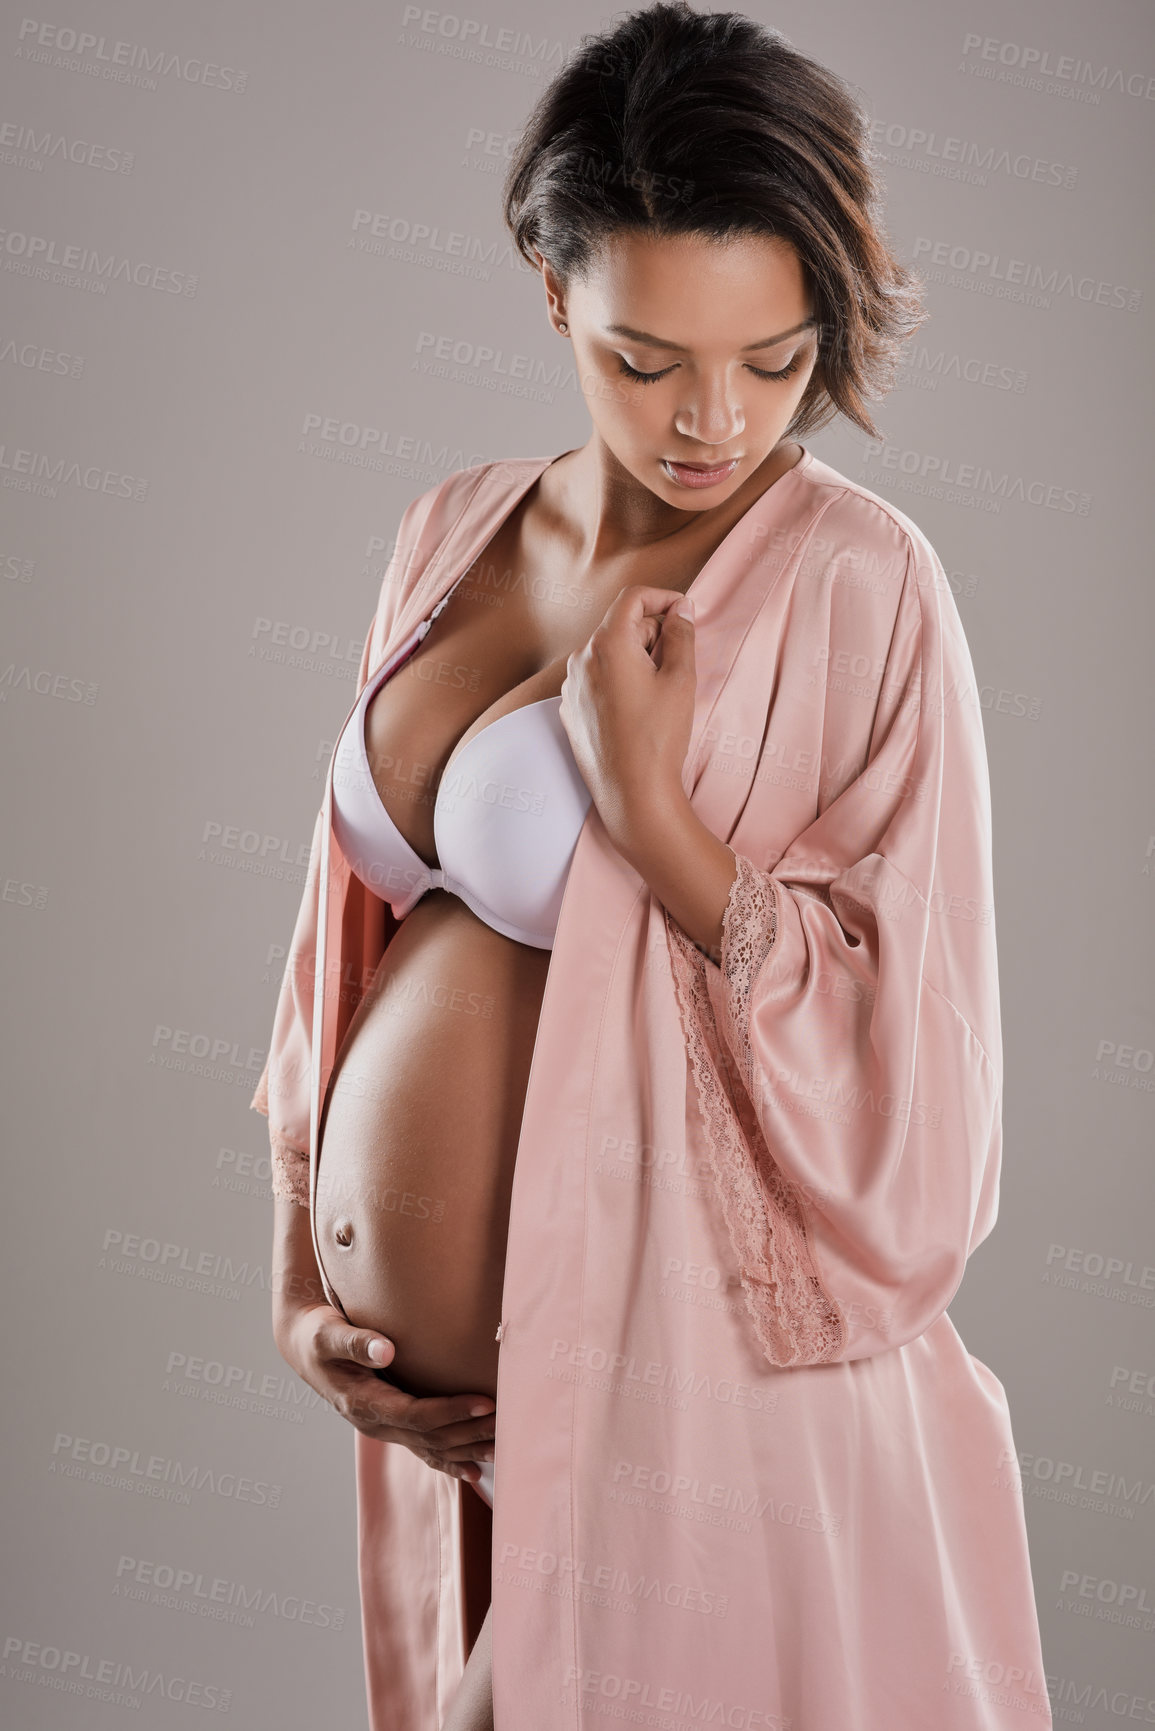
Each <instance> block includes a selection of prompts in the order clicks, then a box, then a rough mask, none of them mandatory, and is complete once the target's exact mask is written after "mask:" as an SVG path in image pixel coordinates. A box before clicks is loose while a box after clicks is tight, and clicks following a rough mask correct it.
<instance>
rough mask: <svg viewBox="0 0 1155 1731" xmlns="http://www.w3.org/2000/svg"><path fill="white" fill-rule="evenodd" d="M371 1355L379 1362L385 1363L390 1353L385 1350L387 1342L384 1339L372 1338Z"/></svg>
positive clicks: (370, 1344)
mask: <svg viewBox="0 0 1155 1731" xmlns="http://www.w3.org/2000/svg"><path fill="white" fill-rule="evenodd" d="M369 1357H370V1358H372V1359H375V1360H376V1362H377V1363H378V1364H384V1363H385V1360H386V1358H387V1357H388V1354H387V1353H386V1351H385V1342H384V1341H383V1340H371V1341H370V1342H369Z"/></svg>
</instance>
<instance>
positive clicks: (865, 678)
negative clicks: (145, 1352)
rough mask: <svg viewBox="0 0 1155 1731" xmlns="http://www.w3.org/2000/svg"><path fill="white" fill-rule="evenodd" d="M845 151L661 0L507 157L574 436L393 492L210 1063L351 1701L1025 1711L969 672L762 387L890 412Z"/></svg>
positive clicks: (717, 17)
mask: <svg viewBox="0 0 1155 1731" xmlns="http://www.w3.org/2000/svg"><path fill="white" fill-rule="evenodd" d="M868 158H869V151H868V147H867V138H866V127H865V122H864V120H863V117H862V115H861V113H860V112H859V110H858V109H857V108H856V107H855V105H854V104H853V102H852V101H851V99H850V97H849V95H848V94H847V92H846V90H845V88H844V87H843V86H842V85H841V84H840V83H839V81H838V80H836V79H835V78H834V77H833V75H832V74H830V73H829V72H827V71H825V70H824V69H823V68H821V67H818V66H816V65H815V64H814V63H813V62H812V61H809V60H807V59H805V58H804V57H803V56H801V55H799V54H797V53H795V52H794V51H793V50H792V49H790V48H789V46H788V45H786V44H785V43H784V42H783V41H782V40H781V39H780V38H779V37H777V36H776V35H774V33H772V32H770V31H767V30H765V29H763V28H762V27H760V26H758V25H757V24H755V23H753V22H751V21H750V20H748V19H746V18H744V17H742V16H741V15H740V14H736V13H723V14H711V15H709V16H699V15H696V14H695V13H693V12H692V11H691V10H690V9H689V8H688V7H686V6H680V5H665V4H661V5H655V6H652V7H650V8H648V9H646V10H644V11H641V12H637V13H634V14H631V15H630V16H629V17H627V18H626V20H625V21H624V22H623V23H621V24H619V25H617V26H616V27H615V29H614V30H613V31H612V32H611V33H609V34H607V35H605V36H603V37H600V38H597V39H594V40H592V41H590V42H587V43H586V44H585V45H584V46H583V48H582V50H581V52H579V53H578V54H576V55H575V56H574V57H573V58H572V59H571V60H570V61H569V62H568V63H567V65H566V67H565V69H564V70H563V71H562V72H561V73H560V74H559V75H558V76H557V78H556V79H555V80H554V82H553V84H552V85H551V86H550V88H549V89H548V90H547V91H546V93H545V95H544V96H543V97H542V99H541V101H540V103H539V104H538V107H537V109H536V110H535V112H534V114H533V116H532V117H531V120H530V123H529V125H528V127H527V128H526V131H525V134H524V136H523V138H522V140H521V143H520V146H519V149H518V152H517V154H516V156H515V159H514V162H513V164H512V167H511V170H510V173H509V178H508V181H507V186H506V197H505V214H506V218H507V221H508V223H509V226H510V229H511V232H512V233H513V235H514V237H515V240H516V242H517V245H518V247H519V249H520V251H521V253H522V256H523V257H525V258H526V260H527V261H528V262H529V263H531V264H533V265H534V266H535V268H537V269H539V270H540V272H541V276H542V281H543V286H544V290H545V297H546V305H547V311H548V316H549V320H550V323H551V326H552V328H553V329H554V331H555V332H556V333H557V335H558V337H559V338H561V339H564V340H568V341H569V342H570V343H571V344H572V345H573V354H574V367H575V371H576V375H577V379H578V382H579V383H580V387H581V390H582V393H583V395H584V398H585V401H586V404H587V406H588V409H589V413H590V418H591V422H592V427H591V431H590V435H589V438H588V440H587V442H586V443H585V444H584V445H582V446H581V447H580V448H575V449H572V450H569V451H566V452H565V453H564V454H563V455H561V456H560V457H554V458H552V459H545V458H532V459H514V460H509V461H504V462H495V463H487V464H483V465H481V466H480V468H478V469H475V470H462V471H458V472H456V473H455V474H453V475H451V476H449V477H448V479H447V480H445V481H443V482H442V483H441V484H440V485H439V486H436V487H434V488H432V489H431V490H430V491H428V492H427V493H425V494H423V495H422V496H421V497H420V498H418V499H416V500H415V501H414V502H413V503H412V504H411V505H410V506H409V507H408V509H407V510H406V512H405V514H404V517H403V520H402V524H401V528H400V532H399V535H398V538H397V546H396V549H395V552H394V555H393V558H392V561H391V563H390V566H389V569H388V571H387V573H386V576H385V579H384V582H383V585H382V591H381V598H380V602H379V605H378V608H377V611H376V613H375V615H374V619H373V621H372V624H371V628H370V630H369V633H368V636H367V639H366V644H365V651H364V654H363V657H362V662H361V667H360V670H359V675H358V688H357V701H356V703H355V705H354V707H353V709H352V711H351V713H350V714H349V715H348V716H347V718H346V720H345V723H344V724H343V726H342V728H341V730H340V733H339V735H338V739H337V744H336V747H335V750H334V753H333V758H332V763H331V766H330V772H329V776H328V779H327V783H326V790H325V798H324V801H323V804H322V808H321V812H320V814H319V818H318V823H317V829H316V832H315V835H314V843H313V851H312V856H311V860H310V869H309V875H308V881H307V883H306V888H305V894H304V897H303V900H302V903H301V908H300V912H299V915H298V919H297V924H296V929H295V931H294V934H293V942H292V947H291V951H290V956H289V963H288V966H287V968H286V972H285V978H284V982H283V984H282V988H281V993H280V998H279V1001H278V1005H277V1012H276V1020H275V1023H274V1029H273V1039H272V1045H271V1049H270V1054H269V1062H268V1064H267V1066H266V1069H265V1073H264V1075H263V1076H262V1078H261V1083H260V1085H259V1087H258V1090H257V1094H256V1096H255V1097H254V1101H253V1104H254V1105H255V1106H256V1107H257V1108H258V1109H259V1110H261V1111H264V1112H266V1113H267V1114H268V1116H269V1119H270V1130H271V1136H272V1147H273V1156H274V1191H275V1194H276V1198H277V1200H276V1204H275V1207H276V1246H275V1281H274V1285H275V1295H274V1309H273V1321H274V1331H275V1335H276V1339H277V1343H278V1346H279V1348H280V1350H281V1352H282V1354H283V1355H284V1357H285V1358H286V1359H287V1361H288V1362H289V1363H290V1364H291V1365H292V1366H294V1368H295V1369H296V1370H297V1371H298V1372H299V1374H300V1375H301V1376H302V1377H303V1378H304V1379H305V1381H306V1382H308V1383H309V1384H310V1385H311V1386H312V1387H314V1388H315V1389H317V1390H318V1391H319V1392H320V1393H321V1394H322V1395H324V1396H325V1398H326V1399H328V1400H329V1401H331V1402H332V1404H333V1405H334V1406H335V1407H336V1409H337V1410H338V1411H339V1412H340V1413H342V1414H343V1415H344V1416H345V1417H346V1418H348V1419H349V1421H350V1423H351V1425H352V1426H353V1428H354V1432H355V1444H356V1471H357V1493H358V1510H359V1535H358V1536H359V1561H360V1579H361V1596H362V1612H363V1630H364V1639H365V1652H366V1667H367V1679H368V1693H369V1703H370V1716H371V1721H372V1725H373V1727H374V1731H489V1728H491V1727H493V1726H495V1725H496V1727H497V1731H553V1728H554V1727H566V1728H567V1731H568V1728H573V1731H577V1728H579V1727H592V1726H593V1725H594V1724H600V1723H601V1722H602V1720H603V1719H604V1717H605V1716H606V1714H607V1713H609V1714H611V1715H613V1716H618V1717H626V1718H632V1719H635V1720H636V1721H637V1722H642V1723H654V1724H658V1723H660V1724H664V1725H665V1724H668V1725H672V1726H675V1727H678V1728H679V1731H680V1728H681V1727H682V1726H684V1725H685V1726H688V1725H690V1724H695V1725H697V1724H702V1723H709V1724H715V1723H717V1724H727V1725H730V1724H733V1725H737V1724H742V1725H750V1726H753V1725H760V1726H789V1727H791V1728H792V1731H835V1728H837V1731H850V1728H852V1727H853V1731H927V1728H928V1727H930V1726H932V1725H933V1726H934V1727H936V1728H938V1731H964V1728H965V1731H978V1728H979V1727H983V1728H984V1731H990V1728H991V1727H1004V1726H1011V1725H1016V1726H1017V1725H1020V1724H1022V1723H1023V1722H1024V1721H1023V1713H1024V1711H1025V1710H1028V1709H1029V1711H1030V1713H1031V1715H1032V1717H1031V1721H1030V1722H1031V1723H1033V1724H1037V1725H1046V1724H1048V1723H1049V1722H1050V1716H1049V1712H1048V1710H1047V1698H1046V1693H1045V1688H1044V1685H1043V1665H1042V1657H1041V1653H1040V1650H1039V1635H1038V1625H1037V1620H1036V1615H1035V1607H1034V1601H1033V1595H1032V1589H1031V1577H1030V1568H1029V1562H1028V1554H1027V1545H1026V1533H1025V1525H1024V1520H1023V1508H1022V1497H1021V1486H1020V1485H1019V1484H1018V1481H1017V1478H1016V1476H1015V1473H1014V1464H1015V1453H1014V1443H1013V1438H1012V1435H1011V1430H1010V1421H1009V1415H1008V1411H1007V1405H1006V1397H1005V1394H1004V1391H1003V1389H1002V1385H1001V1384H1000V1383H999V1382H998V1379H997V1378H996V1377H995V1376H994V1375H993V1373H992V1372H991V1371H990V1370H989V1369H988V1368H987V1367H986V1366H985V1365H983V1364H981V1363H980V1362H979V1361H978V1360H977V1359H975V1358H974V1357H973V1356H972V1355H970V1354H969V1353H967V1351H966V1349H965V1348H964V1346H963V1344H962V1342H961V1340H960V1339H959V1336H958V1334H957V1332H956V1331H955V1330H954V1328H953V1325H952V1324H951V1322H950V1319H949V1317H948V1316H947V1314H946V1306H947V1304H948V1302H949V1301H950V1299H951V1298H952V1297H953V1294H954V1292H955V1291H956V1289H957V1287H958V1284H959V1281H960V1280H961V1278H962V1274H963V1270H964V1266H965V1263H966V1259H967V1257H968V1256H969V1254H970V1253H971V1251H972V1250H973V1249H974V1248H975V1247H976V1245H977V1244H979V1243H981V1242H982V1240H983V1239H984V1238H985V1237H986V1236H987V1234H988V1233H989V1232H990V1231H991V1229H992V1227H993V1225H994V1221H995V1215H996V1209H997V1190H998V1174H999V1165H1000V1154H1001V1116H1000V1114H1001V1038H1000V1025H999V1000H998V983H997V973H996V963H995V947H994V930H993V917H992V910H991V904H990V895H991V858H990V852H991V845H990V813H989V791H988V785H987V775H986V763H985V755H984V750H983V737H982V724H981V717H980V713H979V710H978V704H977V697H976V693H975V683H974V673H973V667H972V665H971V661H970V656H969V651H968V649H967V645H966V640H965V637H964V635H963V632H962V627H961V624H960V622H959V619H958V614H957V610H956V607H955V603H954V599H953V596H952V594H951V591H950V589H949V586H948V585H947V582H946V579H945V576H944V574H943V569H942V566H941V563H940V562H939V560H938V558H937V555H936V554H935V552H934V550H933V548H932V547H931V546H930V544H929V542H928V541H927V540H926V537H925V536H924V535H923V534H922V532H921V531H920V530H919V529H918V528H917V526H916V525H915V524H914V523H912V522H911V520H910V519H909V518H907V517H906V516H904V515H903V514H902V513H901V512H899V511H897V510H896V509H895V508H894V507H893V506H891V505H889V504H887V503H886V502H885V501H884V500H883V499H881V498H880V497H878V496H877V495H875V494H873V493H871V492H870V491H868V490H867V489H866V488H864V487H862V486H859V485H858V484H856V483H855V482H853V481H851V480H849V479H847V478H846V477H845V476H842V475H840V474H838V473H837V472H836V471H835V470H834V469H833V468H831V467H830V466H829V465H827V464H825V463H822V462H821V461H819V460H818V459H817V458H815V457H814V455H813V453H812V452H810V451H808V450H807V449H806V448H805V447H804V446H803V445H802V444H800V443H799V442H798V440H797V438H796V436H795V435H797V434H799V433H804V432H806V431H808V430H809V429H811V428H813V427H816V426H820V425H824V424H825V423H826V422H828V421H829V420H830V419H831V418H832V417H833V416H834V414H835V413H837V412H841V413H843V414H844V415H845V416H846V417H847V418H848V419H849V420H850V421H851V422H853V423H854V424H855V425H856V426H858V427H860V428H862V429H863V430H864V431H865V432H866V433H867V434H869V435H870V436H872V437H873V436H876V434H877V429H876V428H875V427H874V424H873V422H872V421H871V419H870V416H869V414H868V413H867V410H866V408H865V399H866V398H867V397H868V396H872V395H873V396H877V395H879V394H880V393H881V391H882V389H883V387H884V386H885V385H886V384H887V383H888V382H889V381H890V379H891V377H892V376H893V368H894V365H895V361H896V359H897V357H898V355H899V353H900V348H901V343H902V341H903V339H905V338H906V337H907V336H909V334H910V332H911V331H912V330H913V329H914V328H915V327H916V325H917V324H918V322H919V319H920V317H921V316H923V315H922V313H921V309H920V307H919V303H918V285H917V284H916V283H915V282H914V280H913V279H912V278H911V276H910V274H909V273H908V272H907V271H906V270H905V269H904V268H903V267H902V266H901V265H900V264H898V263H897V262H896V261H895V260H894V258H893V257H892V256H891V254H890V252H889V250H888V248H887V246H886V244H885V240H884V238H883V235H882V232H881V229H880V227H879V218H878V210H877V205H876V199H877V192H876V189H875V186H874V183H873V182H872V179H871V174H870V169H869V165H868ZM992 1668H993V1669H992ZM995 1669H997V1670H998V1671H999V1673H1000V1675H1002V1674H1004V1673H1005V1674H1006V1675H1008V1676H1013V1677H1014V1678H1015V1680H1016V1686H1015V1689H1014V1690H1011V1691H1009V1692H1008V1691H1007V1690H1006V1689H1001V1690H994V1689H992V1688H987V1687H984V1686H982V1685H983V1679H984V1678H988V1679H989V1678H990V1677H991V1676H993V1675H994V1670H995Z"/></svg>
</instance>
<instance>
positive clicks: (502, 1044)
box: [316, 890, 550, 1397]
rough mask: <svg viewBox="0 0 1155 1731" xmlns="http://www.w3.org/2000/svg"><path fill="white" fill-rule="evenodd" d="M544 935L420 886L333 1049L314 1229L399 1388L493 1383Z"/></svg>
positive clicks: (334, 1276)
mask: <svg viewBox="0 0 1155 1731" xmlns="http://www.w3.org/2000/svg"><path fill="white" fill-rule="evenodd" d="M549 960H550V952H549V951H548V950H535V949H531V948H529V947H528V946H527V945H524V944H518V943H515V942H514V941H513V940H512V939H510V938H506V937H503V936H502V935H501V933H499V932H495V931H493V930H492V929H491V928H490V927H489V926H487V925H485V924H484V923H483V922H482V921H481V920H479V919H478V918H477V917H476V915H474V914H473V913H472V912H471V911H470V910H469V909H468V908H467V907H466V906H465V904H464V902H462V901H461V900H460V899H459V898H457V897H455V896H451V895H449V894H447V893H446V892H445V891H442V890H434V891H431V892H430V893H429V894H428V895H426V896H424V897H423V898H422V899H421V901H420V902H418V904H417V906H416V907H415V908H414V909H413V911H412V913H410V914H409V915H408V916H407V918H406V919H405V920H404V921H403V922H402V924H401V927H400V929H399V930H398V931H397V933H396V935H395V936H394V938H393V941H392V943H391V944H390V945H389V948H388V949H387V951H386V952H385V955H384V956H383V957H382V959H381V963H380V966H379V967H378V969H377V973H376V976H375V977H374V979H373V982H372V984H371V986H370V988H369V990H368V991H367V992H366V994H365V997H364V999H363V1000H362V1002H361V1003H360V1004H359V1005H358V1008H357V1012H356V1014H355V1016H354V1017H353V1019H352V1022H351V1023H350V1026H349V1030H348V1033H347V1034H346V1036H345V1039H344V1041H343V1043H342V1046H341V1050H340V1052H339V1053H338V1056H337V1062H336V1065H335V1067H334V1071H333V1076H332V1080H331V1083H330V1087H329V1093H328V1098H327V1101H326V1105H325V1112H324V1117H323V1120H322V1124H321V1136H320V1154H319V1160H318V1168H317V1204H316V1206H317V1237H318V1242H319V1245H320V1248H321V1255H322V1261H323V1263H324V1267H325V1273H326V1274H327V1276H328V1278H329V1282H330V1284H331V1286H332V1287H333V1289H334V1291H335V1292H336V1294H337V1296H338V1298H339V1299H340V1300H341V1303H342V1305H343V1306H344V1309H345V1311H346V1314H347V1315H348V1317H349V1319H350V1321H351V1322H353V1323H354V1324H355V1325H356V1326H357V1327H360V1328H374V1329H379V1330H380V1331H381V1332H382V1333H384V1334H386V1335H388V1337H389V1338H390V1340H392V1341H393V1343H394V1345H395V1347H396V1349H397V1350H396V1357H395V1358H394V1360H393V1363H392V1364H391V1365H390V1366H389V1369H388V1372H387V1376H388V1378H389V1380H390V1381H391V1382H395V1383H396V1384H397V1385H398V1386H399V1387H401V1388H403V1389H405V1390H406V1391H407V1392H408V1393H411V1394H417V1395H421V1394H438V1393H444V1394H460V1393H465V1392H467V1391H468V1392H470V1393H473V1392H474V1391H476V1392H478V1393H484V1394H489V1395H491V1396H494V1397H496V1393H497V1356H498V1351H499V1347H498V1343H497V1341H496V1340H495V1339H494V1336H495V1334H496V1332H497V1327H498V1324H499V1323H500V1321H501V1298H502V1288H503V1283H504V1278H505V1245H506V1236H507V1232H508V1226H509V1204H510V1194H511V1190H512V1186H513V1169H514V1162H515V1159H516V1155H517V1142H518V1136H519V1134H520V1130H521V1120H522V1111H523V1108H524V1104H525V1093H526V1086H527V1084H528V1081H529V1069H530V1062H531V1060H532V1057H533V1048H534V1041H535V1039H536V1035H537V1024H538V1018H539V1015H540V1011H541V1000H542V994H543V992H544V990H545V980H546V974H547V972H548V969H549Z"/></svg>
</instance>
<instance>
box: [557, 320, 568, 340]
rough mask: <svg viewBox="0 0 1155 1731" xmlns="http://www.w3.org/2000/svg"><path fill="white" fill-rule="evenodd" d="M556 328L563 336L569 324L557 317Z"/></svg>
mask: <svg viewBox="0 0 1155 1731" xmlns="http://www.w3.org/2000/svg"><path fill="white" fill-rule="evenodd" d="M557 328H558V330H559V331H561V333H562V335H563V336H564V334H565V332H566V331H568V330H569V326H568V325H567V324H566V323H565V322H564V320H562V319H559V320H558V321H557Z"/></svg>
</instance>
